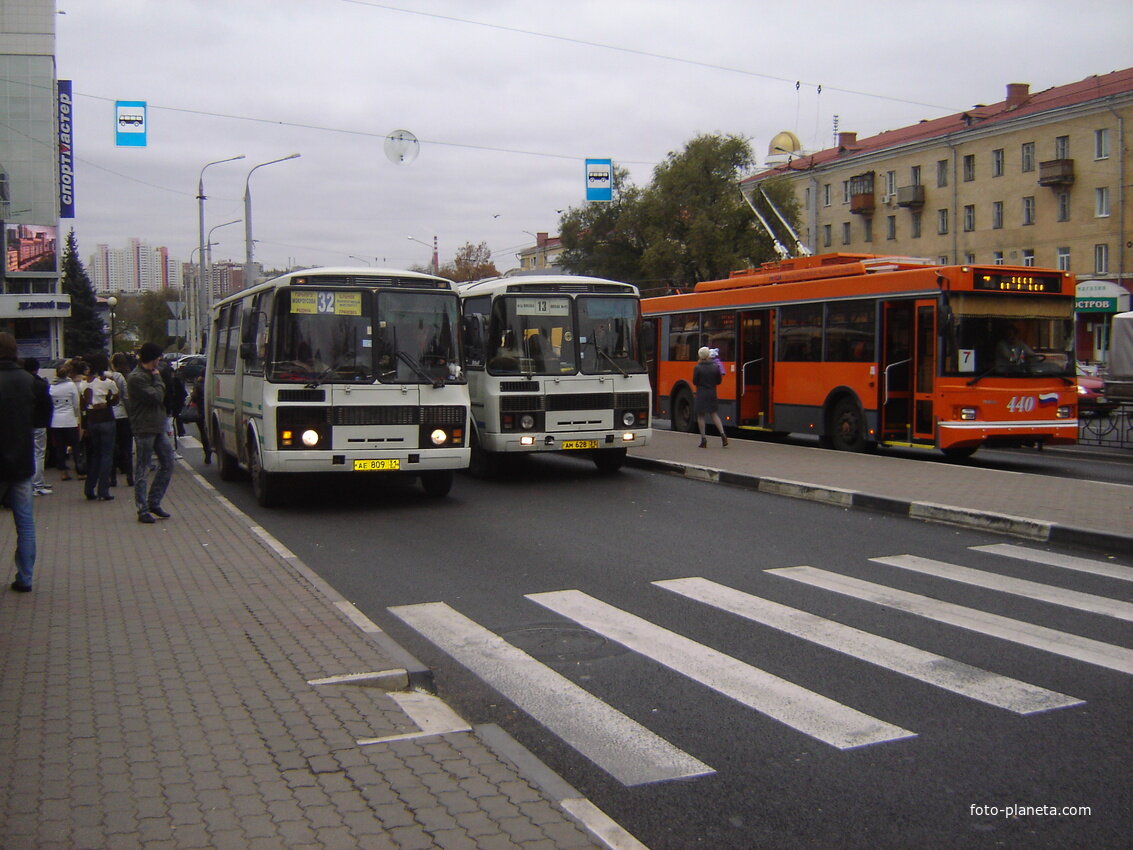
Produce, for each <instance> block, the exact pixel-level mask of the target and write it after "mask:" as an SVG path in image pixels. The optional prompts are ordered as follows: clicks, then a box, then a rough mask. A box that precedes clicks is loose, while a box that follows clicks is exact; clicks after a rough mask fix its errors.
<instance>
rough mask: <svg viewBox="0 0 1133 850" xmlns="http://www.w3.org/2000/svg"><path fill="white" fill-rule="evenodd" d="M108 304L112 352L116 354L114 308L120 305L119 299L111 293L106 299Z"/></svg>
mask: <svg viewBox="0 0 1133 850" xmlns="http://www.w3.org/2000/svg"><path fill="white" fill-rule="evenodd" d="M106 306H107V307H109V308H110V353H111V355H113V354H114V345H115V344H114V308H115V307H117V306H118V299H117V298H116V297H114V296H113V295H111V296H110V297H109V298H107V299H106Z"/></svg>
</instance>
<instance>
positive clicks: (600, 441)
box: [479, 428, 652, 452]
mask: <svg viewBox="0 0 1133 850" xmlns="http://www.w3.org/2000/svg"><path fill="white" fill-rule="evenodd" d="M651 435H652V430H651V429H648V428H645V429H640V428H639V429H636V430H634V429H626V430H622V431H576V432H556V433H554V434H548V433H546V432H529V433H508V434H487V433H484V432H480V434H479V437H480V445H481V446H483V448H484V449H485V450H486V451H489V452H559V451H578V450H583V451H600V450H602V449H632V448H640V447H641V446H647V445H649V439H650V437H651Z"/></svg>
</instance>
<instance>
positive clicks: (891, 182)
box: [885, 171, 897, 195]
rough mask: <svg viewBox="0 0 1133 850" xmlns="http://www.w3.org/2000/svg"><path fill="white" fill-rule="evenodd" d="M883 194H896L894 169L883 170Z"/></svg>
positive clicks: (895, 173)
mask: <svg viewBox="0 0 1133 850" xmlns="http://www.w3.org/2000/svg"><path fill="white" fill-rule="evenodd" d="M885 194H887V195H896V194H897V172H896V171H886V172H885Z"/></svg>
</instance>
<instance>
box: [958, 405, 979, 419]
mask: <svg viewBox="0 0 1133 850" xmlns="http://www.w3.org/2000/svg"><path fill="white" fill-rule="evenodd" d="M960 418H961V419H975V418H976V409H975V408H974V407H961V408H960Z"/></svg>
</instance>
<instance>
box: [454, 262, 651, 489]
mask: <svg viewBox="0 0 1133 850" xmlns="http://www.w3.org/2000/svg"><path fill="white" fill-rule="evenodd" d="M460 300H461V310H462V312H463V314H464V355H465V364H466V366H467V369H468V390H469V394H470V396H471V399H472V424H473V427H472V460H471V470H472V472H473V473H478V474H489V473H490V472H492V470H493V468H494V467H495V466H496V461H497V460H498V459H499V458H500V457H501V456H502V455H504V454H506V453H528V452H558V451H577V452H580V453H585V454H588V455H589V456H590V457H591V458H592V459H593V460H594V463H595V464H596V465H597V467H598V469H600V470H602V471H603V472H613V471H615V470H617V469H620V468H621V465H622V464H623V463H624V462H625V457H626V449H627V448H629V447H632V446H644V445H647V444H648V443H649V438H650V433H651V431H650V425H649V417H650V409H651V404H650V387H649V375H648V374H647V372H646V364H645V358H644V354H643V352H642V347H641V303H640V296H639V294H638V291H637V287H635V286H631V285H630V284H628V283H619V282H617V281H613V280H604V279H602V278H595V277H580V276H574V275H543V274H539V275H531V274H527V275H516V276H514V277H501V278H491V279H489V280H481V281H475V282H472V283H468V284H461V285H460Z"/></svg>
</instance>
